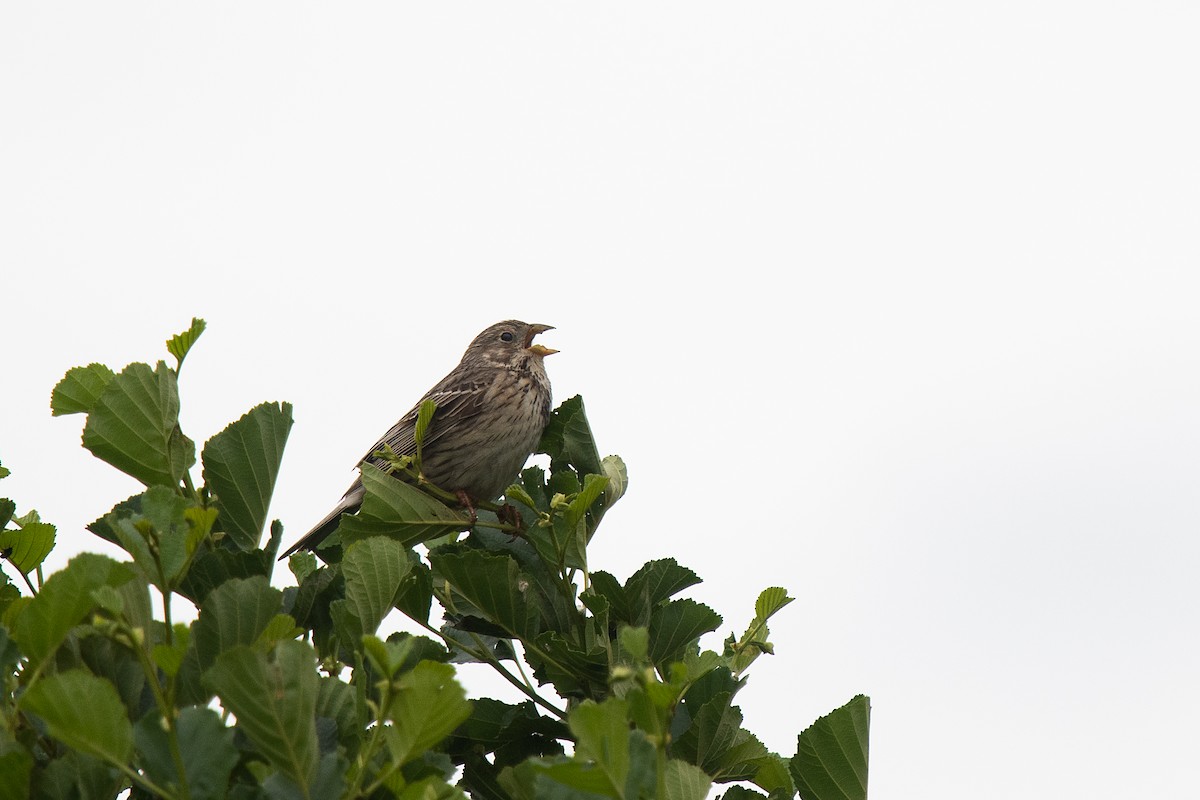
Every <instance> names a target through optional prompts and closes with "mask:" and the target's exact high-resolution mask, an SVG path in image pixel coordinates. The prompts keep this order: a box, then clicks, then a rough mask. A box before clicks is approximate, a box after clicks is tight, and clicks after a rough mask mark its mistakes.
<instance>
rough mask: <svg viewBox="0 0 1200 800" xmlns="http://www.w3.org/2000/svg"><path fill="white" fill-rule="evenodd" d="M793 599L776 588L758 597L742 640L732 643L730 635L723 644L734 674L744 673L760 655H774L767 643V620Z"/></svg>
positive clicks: (768, 632)
mask: <svg viewBox="0 0 1200 800" xmlns="http://www.w3.org/2000/svg"><path fill="white" fill-rule="evenodd" d="M793 599H794V598H791V597H788V596H787V591H786V590H784V589H782V588H780V587H778V586H772V587H770V588H768V589H764V590H763V591H762V592H761V593H760V594H759V595H758V600H757V601H756V602H755V603H754V619H753V620H751V621H750V625H749V627H747V628H746V632H745V633H744V634H742V638H741V639H738V640H737V641H734V639H733V636H732V635H730V637H729V639H728V640H727V641H726V643H725V645H726V651H725V654H726V655H727V656H729V657H730V662H729V666H730V668H731V669H732V670H733V672H734V674H738V675H740V674H741V673H743V672H745V671H746V669H747V668H748V667H749V666H750V665H751V664H752V663H754V661H755V659H757V658H758V656H759V655H760V654H761V653H767V654H769V655H774V653H775V649H774V647H773V646H772V645H771V643H770V641H769V636H770V629H769V628H768V626H767V620H768V619H770V618H771V617H772V616H774V614H775V613H776V612H778V611H779V610H780V609H781V608H783V607H784V606H786V605H787V604H788V603H790V602H792V600H793Z"/></svg>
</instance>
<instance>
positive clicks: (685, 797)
mask: <svg viewBox="0 0 1200 800" xmlns="http://www.w3.org/2000/svg"><path fill="white" fill-rule="evenodd" d="M711 787H712V778H710V777H709V776H708V775H707V774H706V773H705V772H704V770H702V769H700V768H699V767H696V766H694V765H692V764H689V763H687V762H686V761H680V760H679V759H677V758H672V759H671V760H670V761H668V762H667V771H666V775H665V776H664V777H663V789H664V791H665V793H664V795H663V797H664V800H704V798H706V797H708V790H709V789H710V788H711Z"/></svg>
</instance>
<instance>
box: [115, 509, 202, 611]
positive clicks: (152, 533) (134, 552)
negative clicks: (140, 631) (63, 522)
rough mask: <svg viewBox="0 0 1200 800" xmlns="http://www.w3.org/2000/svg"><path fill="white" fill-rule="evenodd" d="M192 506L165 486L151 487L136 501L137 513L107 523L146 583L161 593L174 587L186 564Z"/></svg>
mask: <svg viewBox="0 0 1200 800" xmlns="http://www.w3.org/2000/svg"><path fill="white" fill-rule="evenodd" d="M194 506H195V501H194V500H191V499H188V498H184V497H182V496H180V495H179V494H178V493H176V492H175V491H173V490H172V489H170V488H168V487H166V486H152V487H150V488H149V489H147V490H146V491H145V492H143V493H142V495H141V497H140V498H139V503H138V508H139V509H140V510H139V511H136V512H132V513H128V512H123V513H124V514H125V515H124V516H120V517H114V516H110V517H108V518H107V519H106V523H107V525H108V529H109V530H111V531H112V532H113V533H114V534H115V535H116V537H117V541H118V542H119V543H120V545H121V546H122V547H123V548H124V549H125V552H127V553H129V554H130V555H131V556H133V561H134V563H135V564H137V565H138V567H139V568H140V569H141V570H142V572H143V573H144V574H145V576H146V580H148V581H149V582H150V583H152V584H154V585H155V586H157V587H158V588H159V589H160V590H166V589H168V588H170V587H172V586H174V583H175V579H176V578H177V577H179V574H180V572H181V571H182V570H183V567H184V565H185V563H186V562H187V557H188V552H187V545H188V539H189V537H190V535H191V530H192V523H191V522H190V521H189V519H188V516H187V511H188V510H189V509H192V508H193V507H194ZM118 508H120V506H118ZM114 513H116V512H115V510H114Z"/></svg>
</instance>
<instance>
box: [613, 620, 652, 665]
mask: <svg viewBox="0 0 1200 800" xmlns="http://www.w3.org/2000/svg"><path fill="white" fill-rule="evenodd" d="M617 640H618V641H619V642H620V643H621V650H622V651H624V653H625V655H627V656H628V657H629V659H630V660H631V661H632V662H633V663H634V664H641V663H643V662H645V660H646V656H647V655H648V654H649V652H650V632H649V631H647V630H646V629H645V628H635V627H632V626H630V625H622V626H621V630H620V631H619V632H618V634H617Z"/></svg>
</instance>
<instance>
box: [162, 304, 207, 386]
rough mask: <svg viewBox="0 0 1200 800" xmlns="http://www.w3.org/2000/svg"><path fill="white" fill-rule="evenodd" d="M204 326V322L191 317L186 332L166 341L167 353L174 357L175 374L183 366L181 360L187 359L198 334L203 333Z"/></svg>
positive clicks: (198, 336)
mask: <svg viewBox="0 0 1200 800" xmlns="http://www.w3.org/2000/svg"><path fill="white" fill-rule="evenodd" d="M206 326H207V325H206V323H205V322H204V320H202V319H200V318H199V317H192V324H191V326H190V327H189V328H188V329H187V330H186V331H184V332H183V333H177V334H175V335H174V336H172V337H171V338H170V339H167V352H169V353H170V354H171V355H173V356H175V372H176V373H178V372H179V368H180V367H182V366H183V359H184V358H185V357H187V354H188V351H189V350H191V349H192V345H194V344H195V343H196V340H197V339H199V338H200V334H202V333H204V329H205V327H206Z"/></svg>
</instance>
